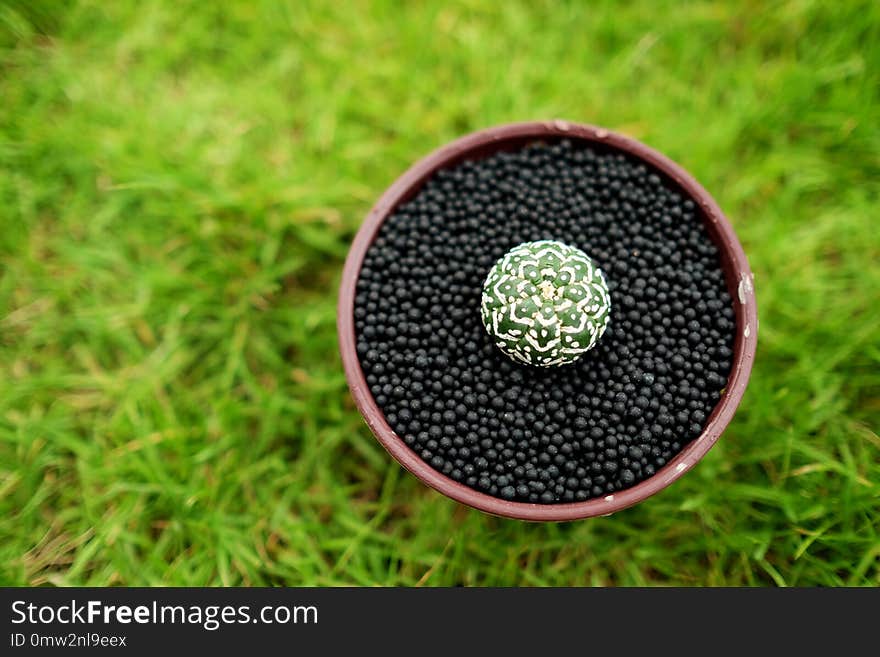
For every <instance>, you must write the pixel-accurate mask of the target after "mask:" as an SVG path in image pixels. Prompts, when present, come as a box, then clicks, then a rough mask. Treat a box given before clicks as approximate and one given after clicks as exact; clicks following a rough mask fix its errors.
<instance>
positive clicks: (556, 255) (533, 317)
mask: <svg viewBox="0 0 880 657" xmlns="http://www.w3.org/2000/svg"><path fill="white" fill-rule="evenodd" d="M480 311H481V312H480V314H481V316H482V319H483V324H484V325H485V327H486V330H487V331H488V332H489V335H490V336H491V337H492V339H493V341H494V343H495V345H496V346H498V348H499V349H501V350H502V351H503V352H504V353H505V354H507V355H508V356H510V357H511V358H513V359H514V360H516V361H519V362H521V363H526V364H528V365H537V366H540V367H551V366H555V365H563V364H565V363H571V362H574V361H576V360H577V359H578V358H580V357H581V356H582V355H583V354H584V353H586V352H587V351H589V350H590V349H592V348H593V347H594V346H595V345H596V343H597V342H598V341H599V338H601V337H602V334H603V333H604V332H605V329H606V327H607V326H608V320H609V318H610V313H611V297H610V295H609V292H608V285H607V284H606V282H605V278H604V276H603V274H602V270H601V269H599V268H598V267H597V266H596V264H595V263H594V262H593V261H592V260H591V259H590V257H589V256H588V255H587V254H586V253H584V252H583V251H581V250H580V249H577V248H575V247H572V246H568V245H567V244H563V243H562V242H555V241H552V240H541V241H538V242H526V243H525V244H520V245H519V246H516V247H514V248H513V249H511V250H510V251H508V252H507V254H506V255H505V256H504V257H502V258H501V259H500V260H498V262H496V263H495V265H494V266H493V267H492V269H491V270H490V271H489V274H488V276H487V277H486V281H485V283H484V284H483V296H482V303H481V305H480Z"/></svg>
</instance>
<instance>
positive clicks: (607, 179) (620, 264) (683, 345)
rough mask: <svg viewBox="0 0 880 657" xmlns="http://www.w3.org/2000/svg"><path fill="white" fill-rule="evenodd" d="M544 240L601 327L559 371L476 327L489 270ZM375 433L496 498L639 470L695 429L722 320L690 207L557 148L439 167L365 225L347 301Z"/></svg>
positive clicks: (703, 240)
mask: <svg viewBox="0 0 880 657" xmlns="http://www.w3.org/2000/svg"><path fill="white" fill-rule="evenodd" d="M542 239H551V240H558V241H561V242H564V243H566V244H570V245H572V246H576V247H578V248H580V249H582V250H583V251H585V252H586V253H587V254H588V255H590V256H591V257H592V258H593V259H594V260H595V261H596V262H597V264H598V265H599V266H600V267H602V270H603V271H604V272H605V278H606V280H607V282H608V287H609V290H610V292H611V303H612V306H611V321H610V324H609V327H608V329H607V331H606V333H605V335H604V336H603V337H602V339H601V340H600V341H599V343H598V344H597V346H596V347H595V348H594V349H593V350H591V351H590V352H588V353H587V354H586V355H584V356H583V357H582V358H581V359H580V360H578V361H577V362H576V363H574V364H572V365H564V366H561V367H553V368H547V369H542V368H538V367H531V366H528V365H519V364H517V363H515V362H513V361H512V360H510V359H509V358H508V357H507V356H505V355H504V354H502V353H501V351H500V350H499V349H498V348H496V347H495V346H494V345H493V344H492V342H491V340H490V338H489V335H488V334H487V333H486V330H485V329H484V327H483V324H482V323H481V320H480V311H479V308H480V296H481V292H482V286H483V281H484V279H485V277H486V274H487V272H488V271H489V268H490V267H491V266H492V265H493V264H494V262H495V261H496V260H497V259H498V258H500V257H501V256H503V255H504V254H505V253H506V252H507V251H508V250H510V249H511V248H512V247H514V246H516V245H518V244H520V243H522V242H529V241H535V240H542ZM354 314H355V323H356V333H357V352H358V356H359V358H360V362H361V365H362V367H363V370H364V374H365V375H366V380H367V384H368V385H369V387H370V390H371V391H372V394H373V397H374V398H375V400H376V403H377V405H378V406H379V408H380V409H381V410H382V411H383V413H384V414H385V417H386V419H387V420H388V423H389V425H390V426H391V427H392V428H393V429H394V431H395V432H396V433H397V434H398V435H399V436H401V438H403V440H404V441H405V442H406V444H407V445H409V446H410V447H411V448H412V449H413V450H415V452H416V453H417V454H419V455H420V456H421V458H422V459H424V460H425V461H426V462H427V463H429V464H430V465H431V466H432V467H433V468H435V469H436V470H439V471H440V472H442V473H444V474H446V475H448V476H449V477H451V478H452V479H454V480H456V481H459V482H462V483H464V484H466V485H467V486H470V487H471V488H474V489H476V490H479V491H483V492H485V493H488V494H490V495H494V496H496V497H501V498H504V499H510V500H519V501H523V502H539V503H546V504H550V503H556V502H572V501H579V500H586V499H589V498H592V497H597V496H603V495H607V494H609V493H613V492H614V491H618V490H621V489H624V488H628V487H630V486H632V485H633V484H635V483H637V482H639V481H642V480H643V479H646V478H647V477H650V476H651V475H653V474H654V473H655V472H656V471H657V470H659V469H660V468H662V467H663V466H664V465H665V464H666V463H667V462H668V461H669V460H670V459H671V458H672V457H673V456H674V455H675V454H677V453H678V452H679V451H680V450H681V449H682V447H683V446H684V445H686V444H687V443H689V442H690V441H692V440H693V439H695V438H696V437H697V436H699V435H700V433H701V432H702V430H703V427H704V426H705V424H706V420H707V418H708V417H709V415H710V413H711V412H712V409H713V408H714V407H715V405H716V404H717V402H718V400H719V398H720V395H721V392H722V390H723V389H724V387H725V386H726V384H727V377H728V374H729V373H730V367H731V360H732V357H733V351H732V346H733V335H734V328H735V320H734V313H733V304H732V302H731V299H730V296H729V295H728V293H727V288H726V286H725V282H724V275H723V273H722V270H721V266H720V263H719V260H718V253H717V249H716V247H715V246H714V245H713V243H712V242H711V241H710V239H709V236H708V234H707V233H706V230H705V228H704V227H703V225H702V223H701V220H700V217H699V214H698V211H697V209H696V207H695V205H694V203H693V202H692V201H690V200H688V199H686V198H685V197H683V196H682V194H681V193H680V192H679V191H677V190H675V189H674V188H672V187H671V186H670V185H669V184H668V183H667V182H666V181H665V179H664V178H662V177H661V175H658V174H657V173H656V172H654V171H653V170H652V169H650V168H648V167H647V166H646V165H644V164H642V163H640V162H638V161H636V160H634V159H631V158H629V157H627V156H624V155H622V154H619V153H614V152H609V153H604V152H597V151H595V150H592V149H590V148H587V147H583V146H580V145H573V144H571V143H570V142H561V143H558V144H554V145H544V144H535V145H532V146H529V147H526V148H523V149H521V150H519V151H517V152H511V153H498V154H496V155H493V156H491V157H489V158H487V159H484V160H480V161H476V162H464V163H462V164H460V165H458V166H456V167H454V168H451V169H448V170H443V171H438V172H437V173H436V174H435V175H434V176H433V177H432V179H431V180H429V181H428V182H427V183H426V184H425V185H424V187H423V188H422V189H421V190H420V191H419V192H418V193H417V194H416V195H415V196H414V197H413V198H412V199H411V200H410V201H408V202H407V203H405V204H403V205H402V206H401V207H399V208H398V209H397V211H396V212H395V213H394V214H393V215H392V216H390V217H389V218H388V219H387V220H386V221H385V223H384V225H383V226H382V228H381V229H380V231H379V234H378V235H377V237H376V240H375V241H374V243H373V244H372V245H371V246H370V248H369V249H368V251H367V254H366V257H365V259H364V262H363V266H362V269H361V272H360V278H359V281H358V285H357V294H356V299H355V306H354Z"/></svg>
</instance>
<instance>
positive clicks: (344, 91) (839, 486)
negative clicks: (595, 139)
mask: <svg viewBox="0 0 880 657" xmlns="http://www.w3.org/2000/svg"><path fill="white" fill-rule="evenodd" d="M878 101H880V5H878V3H876V2H848V1H842V2H835V3H829V2H823V1H821V0H816V1H812V0H791V1H788V2H720V1H714V0H710V1H702V2H676V3H670V2H655V1H654V0H641V1H639V2H589V3H586V2H584V3H581V2H565V3H563V2H531V1H526V2H506V3H497V4H490V3H484V2H476V1H471V2H458V3H444V2H428V1H424V2H412V3H397V2H390V1H386V2H354V3H349V2H345V3H332V2H299V1H289V2H276V1H274V0H264V1H261V2H250V1H243V2H236V3H232V2H224V3H213V2H179V1H177V2H170V1H169V2H157V1H155V0H146V1H143V2H98V1H93V2H76V3H49V2H35V1H29V0H13V1H10V0H6V1H3V2H0V380H2V395H0V582H2V583H5V584H16V585H19V584H47V583H48V584H56V585H82V584H93V585H105V584H123V585H135V584H140V585H155V584H177V585H208V584H210V585H228V584H245V585H249V584H254V585H255V584H273V585H274V584H287V585H301V584H305V585H337V584H358V585H372V584H387V585H414V584H420V585H457V584H464V585H545V584H553V585H583V584H602V585H611V584H616V585H654V584H682V585H699V584H704V585H765V584H767V585H779V586H784V585H843V584H850V585H878V584H880V528H878V524H880V438H878V436H877V427H878V417H880V367H878V364H880V264H878V262H880V220H878V208H877V203H878V200H880V198H878V197H880V102H878ZM553 117H564V118H567V119H570V120H574V121H583V122H589V123H596V124H601V125H604V126H606V127H610V128H613V129H616V130H619V131H622V132H624V133H627V134H629V135H631V136H634V137H636V138H638V139H641V140H644V141H645V142H647V143H648V144H650V145H652V146H654V147H656V148H658V149H660V150H662V151H664V152H665V153H667V154H668V155H670V156H671V157H672V158H673V159H675V160H677V161H678V162H680V163H681V164H683V165H684V166H685V167H686V168H688V169H689V170H690V171H691V172H693V173H694V175H695V176H696V177H697V178H698V179H699V180H700V181H701V182H702V183H703V184H704V185H705V186H706V187H707V188H708V189H709V190H710V192H711V193H712V194H713V195H715V197H716V198H717V199H718V201H719V202H720V204H721V206H722V207H723V208H724V209H725V211H726V212H727V214H728V216H729V217H730V218H731V220H732V222H733V223H734V225H735V228H736V230H737V232H738V234H739V236H740V239H741V241H742V243H743V245H744V247H745V250H746V252H747V254H748V255H749V258H750V261H751V264H752V267H753V269H754V270H755V273H756V290H757V297H758V303H759V315H760V320H761V328H760V340H759V351H758V358H757V363H756V367H755V370H754V373H753V376H752V381H751V384H750V386H749V389H748V392H747V395H746V397H745V399H744V400H743V403H742V406H741V408H740V410H739V412H738V414H737V416H736V419H735V421H734V422H733V424H732V425H731V427H730V428H729V429H728V431H727V433H726V434H725V436H724V438H723V439H722V440H721V441H720V443H719V444H718V445H717V446H716V447H715V448H714V449H713V450H712V452H711V453H710V454H709V455H708V456H707V457H706V459H705V460H704V461H703V462H702V463H701V464H700V465H699V466H698V467H696V468H695V469H694V471H693V472H691V473H689V474H688V475H687V476H686V477H685V478H683V479H682V480H681V481H680V482H678V483H676V484H675V485H673V486H672V487H671V488H669V489H667V490H665V491H664V492H663V493H661V494H659V495H657V496H655V497H653V498H651V499H650V500H649V501H647V502H645V503H643V504H641V505H639V506H637V507H635V508H632V509H629V510H626V511H623V512H620V513H618V514H616V515H614V516H612V517H609V518H601V519H596V520H591V521H584V522H576V523H569V524H549V525H536V524H525V523H521V522H515V521H508V520H502V519H498V518H493V517H489V516H486V515H483V514H481V513H479V512H477V511H472V510H469V509H467V508H465V507H462V506H460V505H458V504H456V503H454V502H452V501H449V500H447V499H445V498H443V497H442V496H440V495H439V494H436V493H434V492H432V491H430V490H428V489H427V488H425V487H424V486H423V485H422V484H420V483H419V482H418V481H416V480H415V479H414V478H413V477H412V476H410V475H408V474H407V473H405V472H403V471H402V470H401V469H400V468H399V467H398V466H397V465H396V464H395V463H393V462H392V459H391V458H390V457H389V456H388V455H387V454H386V453H385V452H384V451H383V450H382V448H381V447H380V446H379V444H378V443H377V442H376V441H375V440H374V439H373V437H372V436H371V434H370V432H369V431H368V429H367V428H366V426H365V425H364V423H363V422H362V421H361V419H360V416H359V415H358V413H357V411H356V410H355V409H354V407H353V404H352V402H351V400H350V398H349V395H348V392H347V389H346V386H345V381H344V377H343V373H342V368H341V364H340V360H339V358H338V355H337V347H336V333H335V301H336V287H337V285H338V281H339V275H340V270H341V267H342V262H343V259H344V257H345V254H346V251H347V247H348V244H349V242H350V240H351V239H352V237H353V235H354V233H355V231H356V229H357V228H358V226H359V224H360V222H361V220H362V218H363V217H364V216H365V214H366V212H367V210H368V209H369V208H370V206H371V205H372V203H373V202H374V201H375V199H376V198H377V197H378V196H379V195H380V193H381V192H382V191H383V190H384V189H385V187H386V186H387V185H388V184H390V183H391V182H392V181H393V180H394V178H395V177H396V176H397V175H399V174H400V173H401V172H402V171H403V170H404V169H405V168H406V167H407V166H408V165H409V164H410V163H411V162H413V161H414V160H415V159H416V158H418V157H420V156H422V155H424V154H426V153H427V152H428V151H430V150H432V149H433V148H435V147H436V146H438V145H440V144H442V143H444V142H446V141H448V140H450V139H452V138H454V137H457V136H459V135H461V134H463V133H465V132H468V131H471V130H475V129H478V128H482V127H485V126H488V125H491V124H496V123H501V122H507V121H514V120H525V119H536V118H553Z"/></svg>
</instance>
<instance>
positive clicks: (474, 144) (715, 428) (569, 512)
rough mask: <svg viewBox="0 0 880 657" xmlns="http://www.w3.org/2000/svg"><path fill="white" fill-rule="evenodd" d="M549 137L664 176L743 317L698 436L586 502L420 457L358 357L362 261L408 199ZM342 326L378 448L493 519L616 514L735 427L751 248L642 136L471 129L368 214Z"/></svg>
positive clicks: (754, 328)
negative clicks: (514, 489)
mask: <svg viewBox="0 0 880 657" xmlns="http://www.w3.org/2000/svg"><path fill="white" fill-rule="evenodd" d="M542 139H545V140H552V141H559V140H561V139H571V140H572V141H581V142H590V143H591V144H592V145H594V146H598V147H599V148H600V149H602V150H605V151H608V150H611V151H619V152H623V153H625V154H629V155H630V156H633V157H635V158H636V159H639V160H642V161H644V162H645V163H647V164H648V165H649V166H651V167H653V168H654V169H655V170H658V171H659V172H661V173H662V174H663V175H664V176H665V177H666V178H667V179H668V181H670V182H672V183H673V185H674V186H676V187H678V188H679V190H680V191H681V192H682V193H683V194H684V195H685V196H686V197H687V198H690V199H691V200H692V201H694V203H695V204H696V206H697V208H698V209H699V211H700V213H701V214H702V217H703V224H704V225H705V226H706V228H707V230H708V232H709V235H710V238H711V239H712V241H713V242H714V243H715V245H716V246H717V247H718V250H719V256H720V259H721V266H722V268H723V270H724V275H725V280H726V282H727V288H728V292H729V293H730V296H731V299H732V300H733V304H734V311H735V316H736V327H735V329H734V330H735V331H736V334H735V339H734V350H733V351H734V354H733V364H732V367H731V373H730V376H729V377H728V382H727V386H726V388H725V390H724V393H723V394H722V397H721V399H720V401H719V402H718V404H717V405H716V406H715V408H714V409H713V411H712V413H711V414H710V416H709V419H708V421H707V423H706V426H705V428H704V429H703V432H702V433H701V434H700V436H699V437H697V438H696V439H694V440H692V441H691V442H690V443H688V444H687V445H685V447H684V448H683V449H682V450H681V452H679V453H678V454H676V455H675V457H673V458H672V459H671V460H670V461H669V463H667V464H666V465H665V466H664V467H663V468H661V469H660V470H658V471H657V472H656V473H654V475H652V476H651V477H649V478H647V479H645V480H643V481H641V482H639V483H637V484H635V485H633V486H631V487H629V488H626V489H624V490H621V491H617V492H615V493H613V494H609V495H606V496H603V497H598V498H593V499H589V500H586V501H583V502H565V503H559V504H532V503H528V502H514V501H510V500H504V499H501V498H498V497H494V496H492V495H488V494H486V493H481V492H479V491H477V490H474V489H472V488H470V487H469V486H466V485H465V484H463V483H460V482H457V481H455V480H454V479H451V478H450V477H447V476H446V475H444V474H442V473H441V472H439V471H437V470H435V469H434V468H432V467H431V466H430V465H429V464H428V463H426V462H425V461H424V460H422V458H421V457H420V456H419V455H418V454H416V453H415V452H414V451H413V450H412V449H410V447H409V446H408V445H407V444H406V443H405V442H404V441H403V439H402V438H400V436H398V435H397V434H396V433H395V432H394V430H393V429H392V428H391V427H390V426H389V424H388V422H387V421H386V420H385V416H384V414H383V413H382V411H381V410H380V409H379V407H378V406H377V405H376V402H375V400H374V399H373V395H372V393H371V392H370V389H369V386H368V385H367V382H366V379H365V377H364V373H363V370H362V369H361V364H360V359H359V357H358V355H357V350H356V336H355V326H354V300H355V291H356V286H357V280H358V276H359V274H360V270H361V266H362V264H363V260H364V256H365V255H366V252H367V249H368V248H369V246H370V245H371V244H372V242H373V240H374V239H375V237H376V235H377V233H378V231H379V228H380V227H381V225H382V223H383V222H384V221H385V219H386V218H387V217H388V216H389V215H390V214H391V213H392V212H393V211H394V210H395V209H396V208H397V207H398V206H399V205H400V204H401V203H403V202H405V201H406V200H408V199H409V198H411V197H412V196H413V195H414V194H415V193H417V192H418V191H419V189H420V188H421V187H422V185H423V184H424V183H425V182H426V181H427V180H428V179H429V178H430V177H431V175H433V173H434V172H435V171H437V170H438V169H442V168H446V167H449V166H453V165H455V164H457V163H459V162H461V161H463V160H465V159H471V158H481V157H485V156H487V155H490V154H492V153H494V152H497V151H500V150H505V149H510V148H516V147H520V146H522V145H524V144H526V143H529V142H531V141H540V140H542ZM337 329H338V333H339V349H340V353H341V355H342V363H343V367H344V369H345V378H346V381H347V382H348V387H349V390H350V391H351V395H352V397H353V398H354V401H355V404H356V405H357V407H358V410H359V411H360V413H361V415H362V416H363V417H364V420H365V421H366V423H367V425H368V426H369V427H370V430H371V431H372V432H373V434H374V435H375V436H376V438H377V439H378V440H379V442H380V443H381V444H382V445H383V446H384V447H385V449H386V450H387V451H388V452H389V453H390V454H391V455H392V456H393V457H394V458H395V459H396V460H397V461H398V462H399V463H400V464H401V465H403V467H405V468H406V469H407V470H409V471H410V472H411V473H412V474H414V475H415V476H416V477H418V478H419V479H420V480H421V481H422V482H423V483H425V484H427V485H428V486H430V487H431V488H434V489H435V490H437V491H439V492H440V493H443V494H444V495H446V496H447V497H450V498H452V499H454V500H456V501H458V502H461V503H462V504H466V505H468V506H471V507H474V508H476V509H479V510H480V511H484V512H486V513H491V514H494V515H498V516H504V517H508V518H515V519H519V520H533V521H567V520H578V519H582V518H590V517H595V516H605V515H609V514H611V513H614V512H616V511H620V510H621V509H625V508H626V507H629V506H632V505H633V504H636V503H638V502H641V501H643V500H645V499H647V498H648V497H650V496H651V495H654V494H655V493H657V492H659V491H661V490H663V489H664V488H666V487H667V486H669V485H670V484H672V483H673V482H674V481H676V480H677V479H678V478H679V477H681V476H682V475H683V474H684V473H685V472H687V471H688V470H690V469H691V468H692V467H693V466H694V465H695V464H696V463H697V462H698V461H699V460H700V459H701V458H703V456H704V455H705V454H706V453H707V452H708V451H709V449H710V448H711V447H712V446H713V445H714V444H715V443H716V441H717V440H718V438H719V437H720V436H721V434H722V433H723V432H724V430H725V428H726V427H727V425H728V424H729V423H730V421H731V419H732V418H733V415H734V413H735V411H736V408H737V407H738V406H739V403H740V401H741V400H742V397H743V394H744V393H745V389H746V384H747V383H748V380H749V375H750V374H751V370H752V364H753V362H754V358H755V350H756V347H757V336H758V316H757V307H756V303H755V294H754V275H753V274H752V272H751V269H750V268H749V263H748V260H747V259H746V255H745V252H744V251H743V248H742V246H741V245H740V243H739V240H738V239H737V237H736V234H735V233H734V231H733V227H732V226H731V224H730V222H729V221H728V220H727V218H726V217H725V216H724V213H723V212H722V211H721V208H720V207H719V206H718V204H717V203H716V202H715V200H714V199H713V198H712V196H711V195H710V194H709V193H708V192H707V191H706V190H705V189H703V187H702V186H701V185H700V184H699V183H698V182H697V181H696V180H695V179H694V178H693V176H691V175H690V174H689V173H688V172H687V171H685V169H684V168H682V167H681V166H680V165H678V164H676V163H675V162H673V161H672V160H670V159H669V158H668V157H666V156H665V155H663V154H661V153H659V152H658V151H655V150H654V149H652V148H650V147H648V146H646V145H645V144H642V143H641V142H639V141H636V140H635V139H632V138H629V137H625V136H623V135H620V134H617V133H615V132H612V131H611V130H607V129H605V128H600V127H597V126H592V125H584V124H578V123H572V122H569V121H564V120H561V119H557V120H553V121H529V122H523V123H510V124H506V125H500V126H495V127H490V128H485V129H482V130H478V131H476V132H473V133H470V134H468V135H465V136H463V137H460V138H459V139H456V140H455V141H452V142H450V143H448V144H446V145H444V146H441V147H440V148H437V149H436V150H434V151H433V152H432V153H430V154H429V155H427V156H425V157H423V158H422V159H421V160H419V161H418V162H416V163H415V164H413V165H412V166H411V167H410V168H409V169H408V170H407V171H405V172H404V173H403V174H402V175H401V176H400V177H399V178H398V179H397V180H396V181H394V183H392V185H391V186H390V187H389V188H388V189H387V190H386V191H385V193H384V194H382V196H381V197H380V198H379V200H378V201H377V202H376V204H375V205H374V206H373V208H372V209H371V210H370V212H369V214H368V215H367V217H366V220H365V221H364V223H363V224H362V225H361V227H360V229H359V230H358V232H357V235H356V236H355V238H354V241H353V242H352V245H351V248H350V250H349V253H348V257H347V258H346V261H345V267H344V268H343V272H342V280H341V283H340V289H339V302H338V308H337Z"/></svg>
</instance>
